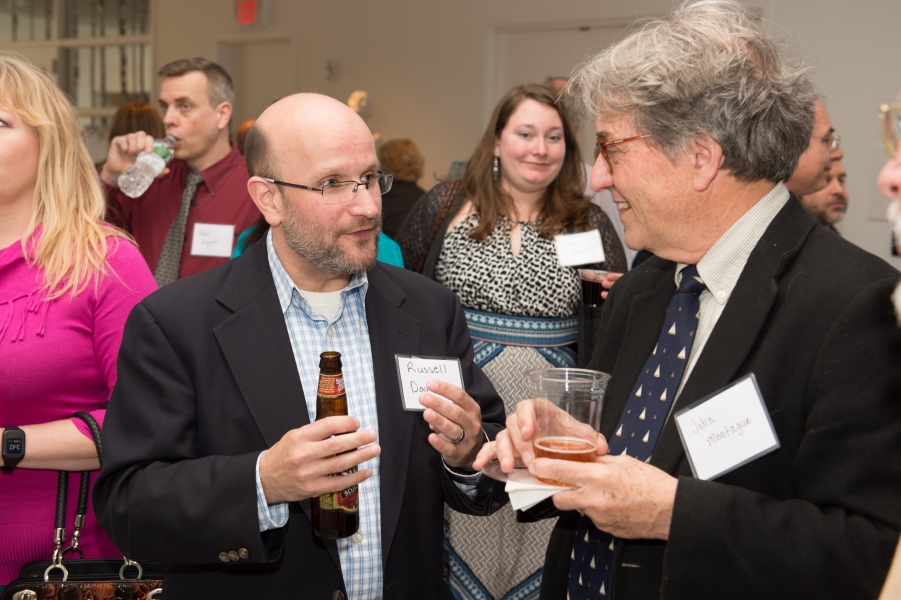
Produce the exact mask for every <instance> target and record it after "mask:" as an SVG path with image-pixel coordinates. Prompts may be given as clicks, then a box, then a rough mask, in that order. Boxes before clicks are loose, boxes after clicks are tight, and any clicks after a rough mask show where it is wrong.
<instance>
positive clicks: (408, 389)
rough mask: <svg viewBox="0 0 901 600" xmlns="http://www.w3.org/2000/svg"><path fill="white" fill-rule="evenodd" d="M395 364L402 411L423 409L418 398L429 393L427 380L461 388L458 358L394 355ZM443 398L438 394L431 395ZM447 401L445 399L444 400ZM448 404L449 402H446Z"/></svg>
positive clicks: (461, 371)
mask: <svg viewBox="0 0 901 600" xmlns="http://www.w3.org/2000/svg"><path fill="white" fill-rule="evenodd" d="M394 360H395V361H396V362H397V380H398V382H399V383H400V395H401V398H402V399H403V402H404V410H418V411H419V412H422V411H424V410H425V407H424V406H423V405H422V404H420V403H419V396H420V394H422V393H423V392H428V393H430V394H433V393H432V392H429V390H428V389H427V388H426V387H425V384H426V382H427V381H428V380H429V379H437V380H438V381H445V382H447V383H452V384H454V385H455V386H457V387H460V388H462V387H463V369H462V368H461V367H460V359H459V358H440V357H437V356H404V355H401V354H395V355H394ZM433 395H434V396H437V397H438V398H444V396H441V395H439V394H433ZM444 400H447V398H444ZM447 401H448V402H450V400H447Z"/></svg>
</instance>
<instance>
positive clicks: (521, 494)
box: [504, 480, 574, 510]
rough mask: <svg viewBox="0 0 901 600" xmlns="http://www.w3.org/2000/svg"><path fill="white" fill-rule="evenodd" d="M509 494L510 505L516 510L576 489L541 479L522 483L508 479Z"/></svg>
mask: <svg viewBox="0 0 901 600" xmlns="http://www.w3.org/2000/svg"><path fill="white" fill-rule="evenodd" d="M504 489H505V490H507V495H509V496H510V505H511V506H513V508H514V509H515V510H528V509H530V508H532V507H533V506H535V505H536V504H538V503H539V502H541V501H542V500H544V499H546V498H550V497H551V496H553V495H554V494H556V493H558V492H562V491H563V490H571V489H574V488H572V487H563V486H560V485H546V484H544V483H541V482H539V481H537V480H536V481H535V483H522V482H519V481H508V482H507V486H506V487H505V488H504Z"/></svg>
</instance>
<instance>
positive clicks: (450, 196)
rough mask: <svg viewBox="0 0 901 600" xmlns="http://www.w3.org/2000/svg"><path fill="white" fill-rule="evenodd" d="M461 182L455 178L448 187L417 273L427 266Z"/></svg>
mask: <svg viewBox="0 0 901 600" xmlns="http://www.w3.org/2000/svg"><path fill="white" fill-rule="evenodd" d="M459 183H460V180H459V179H455V180H454V181H453V182H451V184H450V187H449V188H447V194H446V195H445V196H444V199H443V200H442V201H441V207H440V208H439V209H438V216H436V217H435V222H434V223H432V231H431V233H429V241H428V242H426V245H425V249H424V250H423V251H422V257H421V258H420V259H419V265H418V266H417V267H416V272H417V273H422V270H423V269H424V268H425V261H426V259H427V258H428V256H429V250H430V249H431V248H432V242H434V241H435V236H436V235H438V228H439V227H440V226H441V223H442V221H444V218H445V217H446V216H447V211H448V210H450V207H451V204H453V202H454V196H456V195H457V188H458V187H459Z"/></svg>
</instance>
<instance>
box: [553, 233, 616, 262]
mask: <svg viewBox="0 0 901 600" xmlns="http://www.w3.org/2000/svg"><path fill="white" fill-rule="evenodd" d="M554 245H555V246H556V247H557V260H558V261H559V262H560V266H561V267H575V266H576V265H588V264H591V263H600V262H604V261H605V260H607V257H606V256H605V255H604V244H602V243H601V232H600V231H598V230H597V229H592V230H591V231H583V232H581V233H566V234H561V235H558V236H556V237H555V238H554Z"/></svg>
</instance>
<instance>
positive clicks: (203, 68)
mask: <svg viewBox="0 0 901 600" xmlns="http://www.w3.org/2000/svg"><path fill="white" fill-rule="evenodd" d="M192 71H200V72H201V73H203V74H204V75H206V78H207V82H208V83H207V95H209V97H210V106H213V107H214V108H215V107H216V106H219V105H220V104H222V103H223V102H228V103H229V104H231V105H232V106H234V105H235V86H234V85H233V84H232V78H231V76H230V75H229V74H228V71H226V70H225V69H224V68H222V65H220V64H218V63H214V62H213V61H211V60H209V59H208V58H204V57H202V56H195V57H194V58H182V59H180V60H176V61H173V62H171V63H168V64H165V65H163V68H162V69H160V71H159V76H160V77H179V76H181V75H184V74H186V73H190V72H192Z"/></svg>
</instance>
